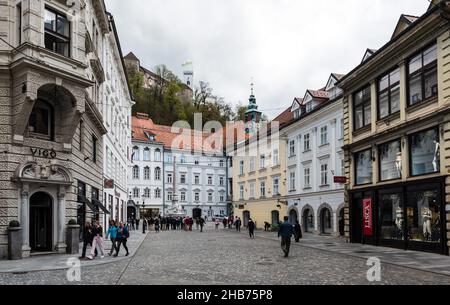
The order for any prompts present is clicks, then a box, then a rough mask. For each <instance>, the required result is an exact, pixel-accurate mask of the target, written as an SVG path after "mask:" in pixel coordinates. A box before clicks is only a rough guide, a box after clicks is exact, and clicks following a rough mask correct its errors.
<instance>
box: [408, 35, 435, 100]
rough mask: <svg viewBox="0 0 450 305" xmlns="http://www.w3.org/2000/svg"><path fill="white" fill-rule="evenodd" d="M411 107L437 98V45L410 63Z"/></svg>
mask: <svg viewBox="0 0 450 305" xmlns="http://www.w3.org/2000/svg"><path fill="white" fill-rule="evenodd" d="M408 68H409V76H408V78H409V96H408V98H409V101H408V102H409V106H412V105H414V104H417V103H420V102H421V101H423V100H426V99H428V98H430V97H433V96H437V94H438V85H437V45H436V44H434V45H433V46H431V47H429V48H428V49H426V50H425V51H423V52H421V53H420V54H418V55H416V56H415V57H413V58H412V59H410V61H409V66H408Z"/></svg>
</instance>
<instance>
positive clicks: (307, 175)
mask: <svg viewBox="0 0 450 305" xmlns="http://www.w3.org/2000/svg"><path fill="white" fill-rule="evenodd" d="M303 173H304V174H303V178H304V181H305V188H310V187H311V169H310V168H309V167H308V168H305V169H304V171H303Z"/></svg>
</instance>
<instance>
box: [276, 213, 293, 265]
mask: <svg viewBox="0 0 450 305" xmlns="http://www.w3.org/2000/svg"><path fill="white" fill-rule="evenodd" d="M288 220H289V217H287V216H285V217H284V222H283V223H282V224H281V225H280V229H279V230H278V237H280V236H281V249H282V250H283V252H284V257H288V256H289V250H290V248H291V238H292V235H293V234H294V228H293V226H292V225H291V224H290V223H289V221H288Z"/></svg>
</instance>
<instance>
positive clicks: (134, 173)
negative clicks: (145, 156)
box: [133, 165, 139, 180]
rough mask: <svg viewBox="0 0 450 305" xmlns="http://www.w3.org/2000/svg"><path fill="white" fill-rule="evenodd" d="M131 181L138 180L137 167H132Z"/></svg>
mask: <svg viewBox="0 0 450 305" xmlns="http://www.w3.org/2000/svg"><path fill="white" fill-rule="evenodd" d="M133 179H134V180H137V179H139V166H137V165H136V166H134V167H133Z"/></svg>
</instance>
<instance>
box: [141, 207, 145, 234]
mask: <svg viewBox="0 0 450 305" xmlns="http://www.w3.org/2000/svg"><path fill="white" fill-rule="evenodd" d="M144 211H145V199H142V209H141V218H142V234H145V216H144Z"/></svg>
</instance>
